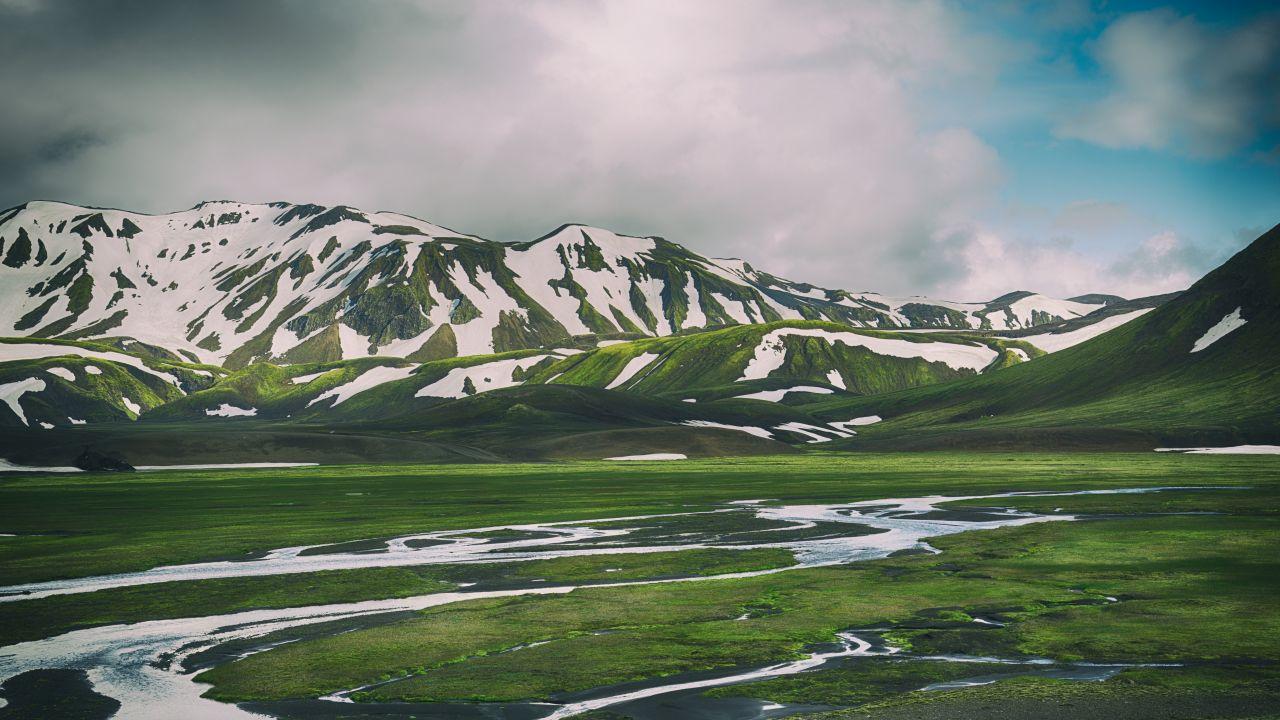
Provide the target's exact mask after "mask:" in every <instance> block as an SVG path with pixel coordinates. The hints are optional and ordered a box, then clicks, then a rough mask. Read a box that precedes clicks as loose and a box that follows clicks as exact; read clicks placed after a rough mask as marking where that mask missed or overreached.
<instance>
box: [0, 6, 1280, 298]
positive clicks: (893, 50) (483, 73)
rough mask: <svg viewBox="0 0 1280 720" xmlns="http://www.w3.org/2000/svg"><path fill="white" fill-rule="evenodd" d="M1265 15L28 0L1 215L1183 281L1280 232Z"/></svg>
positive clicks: (7, 25) (1106, 285)
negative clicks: (366, 231) (198, 206)
mask: <svg viewBox="0 0 1280 720" xmlns="http://www.w3.org/2000/svg"><path fill="white" fill-rule="evenodd" d="M1268 5H1269V3H1255V4H1250V3H1245V2H1231V3H1225V2H1216V3H1200V4H1197V3H1181V4H1174V5H1168V6H1166V5H1162V4H1152V3H1129V2H1106V3H1090V2H1087V1H1079V2H1072V1H1067V2H1032V3H1027V2H1008V3H1007V4H1001V3H1000V2H993V1H984V2H980V3H978V2H975V3H972V4H970V3H965V2H946V1H943V0H932V1H931V0H924V1H920V2H915V1H913V0H885V1H884V2H875V1H868V2H861V1H853V0H850V1H843V0H841V1H832V2H820V1H817V0H814V1H809V0H778V1H777V2H773V1H769V0H725V1H724V2H719V1H711V0H673V1H671V2H661V1H658V0H647V1H643V2H642V1H639V0H636V1H634V2H596V1H582V2H577V1H561V0H554V1H551V0H548V1H539V0H521V1H520V2H515V1H512V2H503V1H502V0H483V1H476V2H467V3H462V2H456V3H455V2H427V1H423V0H380V1H373V0H370V1H360V2H357V1H355V0H352V1H351V2H328V1H325V0H294V1H272V0H245V1H243V2H233V1H222V2H219V1H207V0H200V1H197V0H190V1H184V0H155V1H154V2H144V1H141V0H134V1H129V2H125V1H120V2H112V1H109V0H100V1H97V0H83V1H81V2H60V1H57V0H0V97H2V98H3V110H2V111H0V205H2V206H4V207H8V206H11V205H16V204H19V203H21V202H25V201H27V200H30V199H54V200H63V201H67V202H73V203H79V204H87V205H99V206H109V207H121V208H126V209H131V210H139V211H144V212H162V211H168V210H175V209H181V208H186V207H189V206H191V205H193V204H195V203H196V202H198V201H200V200H205V199H235V200H243V201H249V202H265V201H271V200H289V201H292V202H316V203H322V204H348V205H354V206H357V207H361V208H365V209H371V210H372V209H389V210H398V211H402V212H407V213H410V214H413V215H416V216H418V217H422V218H424V219H428V220H431V221H433V222H436V223H439V224H442V225H446V226H449V227H452V228H455V229H457V230H461V231H465V232H469V233H473V234H477V235H482V236H484V237H489V238H493V239H498V240H520V239H530V238H534V237H537V236H539V235H541V234H543V233H544V232H546V231H548V230H550V229H552V228H554V227H555V226H557V225H560V224H561V223H564V222H569V221H574V222H584V223H589V224H593V225H600V226H604V227H608V228H611V229H614V230H617V231H619V232H625V233H630V234H637V235H662V236H664V237H666V238H668V239H670V240H674V241H676V242H680V243H683V244H685V245H687V246H688V247H690V248H691V249H693V250H695V251H698V252H702V253H706V254H710V255H714V256H734V257H742V258H744V259H746V260H748V261H750V262H752V263H753V264H754V265H756V266H757V267H759V268H762V269H766V270H769V271H771V272H773V273H774V274H777V275H782V276H786V277H791V278H793V279H796V280H802V281H808V282H813V283H816V284H820V285H825V286H828V287H842V288H848V289H852V290H879V291H883V292H893V293H908V294H927V295H933V296H937V297H948V298H954V299H960V300H979V299H988V298H990V297H993V296H995V295H999V294H1001V293H1004V292H1007V291H1010V290H1015V289H1029V290H1037V291H1040V292H1045V293H1049V294H1054V295H1058V296H1069V295H1074V294H1079V293H1084V292H1114V293H1119V294H1123V295H1128V296H1137V295H1143V294H1151V293H1156V292H1164V291H1169V290H1174V289H1178V288H1181V287H1185V286H1186V285H1188V284H1190V282H1192V281H1193V280H1194V279H1195V278H1197V277H1198V276H1199V275H1201V274H1203V272H1205V271H1206V270H1207V269H1210V268H1211V267H1212V266H1214V265H1215V264H1217V263H1218V262H1220V261H1221V260H1222V259H1224V258H1225V257H1226V256H1228V255H1229V254H1230V253H1231V252H1233V251H1234V250H1235V249H1238V248H1239V247H1240V246H1241V245H1242V244H1243V243H1245V242H1248V241H1249V240H1252V239H1253V237H1255V236H1256V235H1258V234H1260V232H1261V231H1263V230H1265V229H1267V228H1269V227H1271V226H1272V225H1273V224H1275V223H1277V222H1280V14H1277V13H1276V12H1274V11H1270V12H1269V11H1268V9H1267V6H1268Z"/></svg>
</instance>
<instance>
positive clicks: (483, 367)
mask: <svg viewBox="0 0 1280 720" xmlns="http://www.w3.org/2000/svg"><path fill="white" fill-rule="evenodd" d="M549 357H552V356H551V355H530V356H529V357H522V358H512V359H509V360H495V361H493V362H487V363H480V364H479V365H471V366H470V367H459V368H454V369H452V370H450V371H449V372H448V374H446V375H445V376H444V377H443V378H440V379H439V380H437V381H435V382H433V383H431V384H430V385H427V386H425V387H423V388H421V389H420V390H418V392H416V393H414V397H438V398H455V399H457V398H461V397H465V396H466V395H467V394H468V393H467V392H466V386H467V380H470V381H471V385H472V387H473V388H474V390H475V392H476V393H482V392H488V391H489V390H499V389H501V388H508V387H514V386H516V385H519V384H520V381H519V380H516V379H515V378H514V377H512V376H513V375H514V374H515V371H516V370H517V369H520V370H528V369H529V368H531V367H533V366H534V365H537V364H538V363H539V362H541V361H543V360H545V359H546V358H549Z"/></svg>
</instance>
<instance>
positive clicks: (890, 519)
mask: <svg viewBox="0 0 1280 720" xmlns="http://www.w3.org/2000/svg"><path fill="white" fill-rule="evenodd" d="M1171 489H1180V488H1140V489H1118V490H1087V491H1075V492H1056V493H1055V492H1044V493H1040V492H1030V493H1003V494H997V495H971V496H940V495H933V496H927V497H919V498H891V499H883V500H868V501H863V502H855V503H845V504H830V505H783V506H776V507H770V506H766V505H764V504H763V501H744V502H742V503H731V504H729V505H728V506H727V507H725V508H724V509H721V510H716V511H711V512H701V513H671V514H666V515H646V516H634V517H626V518H604V519H599V520H579V521H572V522H555V523H538V524H526V525H505V526H499V527H487V528H476V529H471V530H449V531H442V532H432V533H423V534H418V535H410V536H405V537H400V538H395V539H392V540H387V541H378V542H375V543H365V544H361V546H360V549H359V550H354V551H353V550H351V549H350V547H351V544H350V543H347V544H343V545H336V546H314V547H291V548H282V549H278V550H275V551H272V552H270V553H268V554H266V555H265V556H263V557H262V558H260V559H256V560H247V561H242V562H211V563H196V564H190V565H177V566H168V567H160V568H154V569H152V570H147V571H143V572H136V573H122V574H117V575H106V576H99V577H88V578H78V579H73V580H61V581H53V582H46V583H32V584H27V585H19V586H10V587H3V588H0V602H12V601H16V600H28V599H34V598H42V597H48V596H51V595H63V594H74V593H83V592H92V591H95V590H101V589H106V588H114V587H128V586H135V585H144V584H150V583H159V582H172V581H184V580H197V579H205V578H219V577H247V576H261V575H278V574H286V573H302V572H314V571H317V570H331V569H349V568H366V567H387V566H404V565H426V564H466V563H480V562H490V563H491V562H511V561H527V560H537V559H545V558H554V557H567V556H579V555H601V554H618V553H651V552H659V551H673V550H688V549H697V548H711V547H723V548H734V549H751V548H764V547H774V548H785V549H788V550H790V551H792V552H793V553H794V555H795V558H796V564H795V565H792V566H790V567H786V568H778V569H771V570H761V571H755V572H746V573H732V574H723V575H714V576H701V577H682V578H672V579H660V580H639V581H628V582H615V583H589V584H581V585H556V586H541V585H538V586H533V587H523V588H516V589H504V590H490V591H471V592H466V591H463V592H447V593H434V594H430V595H422V596H418V597H411V598H400V599H391V600H369V601H364V602H355V603H339V604H332V605H316V606H310V607H297V608H283V609H273V610H252V611H244V612H237V613H230V614H226V615H216V616H209V617H199V618H181V619H172V620H153V621H147V622H140V623H134V624H128V625H110V626H104V627H96V628H90V629H86V630H77V631H73V632H69V633H65V634H63V635H59V636H56V637H52V638H48V639H44V640H38V641H32V642H25V643H20V644H17V645H11V646H8V647H4V648H0V683H4V682H7V681H8V680H10V679H11V678H13V677H15V676H17V675H20V674H22V673H25V672H29V671H33V670H41V669H64V670H66V669H69V670H83V671H86V672H87V673H88V677H89V680H90V681H91V682H92V684H93V689H94V691H95V692H97V693H98V694H100V695H104V696H107V697H110V698H113V699H115V700H116V701H118V702H119V703H120V704H121V707H120V710H119V712H118V713H117V715H116V717H119V718H129V719H138V720H151V719H155V720H169V719H171V718H173V717H177V716H179V715H180V716H181V717H183V718H184V720H205V719H209V720H223V719H228V718H254V717H264V716H263V715H261V714H257V713H254V712H251V711H249V710H246V709H244V708H241V707H238V706H235V705H230V704H225V703H220V702H216V701H213V700H208V699H205V698H202V697H200V694H201V693H202V692H204V690H205V689H206V687H205V686H203V685H200V684H198V683H196V682H194V680H193V679H192V677H193V675H194V671H193V670H190V669H188V668H187V667H186V666H185V664H184V661H185V660H187V659H189V658H191V657H192V656H193V655H195V654H196V653H199V652H201V651H205V650H209V649H210V648H214V647H217V646H220V645H224V644H226V643H228V642H231V641H243V640H245V639H249V638H256V637H260V636H263V635H266V634H268V633H272V632H275V631H279V630H285V629H290V628H299V627H303V626H307V625H315V624H318V623H324V622H329V621H334V620H349V619H351V618H362V617H368V616H376V615H381V614H386V613H402V612H410V611H415V610H421V609H424V608H429V607H435V606H440V605H446V604H449V603H455V602H461V601H466V600H476V599H482V598H494V597H511V596H517V595H555V594H564V593H569V592H572V591H573V590H576V589H578V588H580V587H587V586H590V587H623V586H630V585H650V584H656V583H671V582H703V581H708V580H717V579H726V578H740V577H751V576H758V575H765V574H769V573H775V572H786V571H788V570H792V569H795V568H801V567H817V566H823V565H836V564H844V563H851V562H858V561H864V560H872V559H878V558H883V557H887V556H888V555H890V554H891V553H893V552H896V551H900V550H909V549H922V550H927V551H930V552H936V551H935V550H933V549H932V548H930V547H929V546H928V545H927V544H926V543H925V539H926V538H930V537H937V536H941V535H950V534H954V533H958V532H965V531H969V530H983V529H993V528H1000V527H1009V526H1014V525H1024V524H1028V523H1036V522H1044V521H1052V520H1058V521H1065V520H1072V519H1074V516H1071V515H1062V514H1056V515H1038V514H1033V513H1027V512H1018V511H1009V510H990V511H950V510H946V509H943V508H939V507H937V506H938V505H939V504H941V503H944V502H953V501H958V500H979V499H993V500H994V499H999V498H1009V497H1017V496H1039V497H1045V496H1066V495H1080V494H1116V493H1142V492H1154V491H1158V490H1171ZM699 528H701V529H699ZM344 547H346V548H347V549H346V550H344V549H343V548H344ZM839 642H840V646H839V649H837V650H834V651H830V652H827V653H825V654H824V653H816V654H814V655H812V656H811V657H810V658H808V659H805V660H800V661H795V662H788V663H781V664H779V665H775V666H771V667H769V668H761V669H757V670H749V671H744V672H742V673H740V674H738V675H727V676H721V677H719V678H717V679H715V680H708V681H695V683H694V684H692V685H691V684H690V683H688V682H685V683H678V682H677V683H673V684H671V685H662V686H656V687H648V688H645V689H643V690H638V691H632V692H624V693H620V694H618V695H613V696H606V697H598V698H594V699H592V700H588V701H582V702H578V703H566V704H563V705H555V704H548V705H547V706H546V708H545V711H540V712H539V713H538V715H540V716H541V717H543V718H562V717H568V716H570V715H573V714H576V713H581V712H585V711H587V710H592V709H596V708H600V707H607V706H612V705H617V704H619V703H624V702H629V701H632V700H635V699H637V698H644V697H652V696H655V695H660V694H663V693H671V692H678V691H682V690H689V689H692V688H694V687H709V686H712V685H725V684H732V683H736V682H744V681H748V680H757V679H762V678H766V677H775V676H778V675H784V674H790V673H794V672H800V671H803V670H806V669H809V668H811V667H816V666H818V665H821V664H823V663H824V662H826V660H827V659H829V657H834V656H846V655H847V656H854V655H859V654H871V653H872V652H873V651H871V650H870V646H869V645H868V644H867V643H866V641H865V640H863V639H860V638H857V637H854V636H852V635H842V636H841V637H840V640H839ZM874 652H880V651H874ZM832 653H835V655H832ZM330 697H331V698H332V699H334V700H342V699H344V693H336V694H335V695H333V696H330Z"/></svg>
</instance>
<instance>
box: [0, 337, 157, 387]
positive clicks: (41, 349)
mask: <svg viewBox="0 0 1280 720" xmlns="http://www.w3.org/2000/svg"><path fill="white" fill-rule="evenodd" d="M68 355H70V356H74V357H82V358H91V359H94V360H109V361H111V362H114V363H119V364H121V365H128V366H129V367H132V368H136V369H138V370H141V371H142V372H145V373H147V374H148V375H153V376H155V377H157V378H160V379H161V380H163V381H165V382H167V383H169V384H171V385H173V386H174V387H178V386H179V383H178V378H176V377H174V376H173V375H172V374H171V373H166V372H160V371H159V370H152V369H151V368H150V367H149V366H148V365H147V364H146V363H144V362H143V361H142V360H141V359H139V358H136V357H134V356H133V355H125V354H124V353H118V352H99V351H97V350H86V349H84V348H79V347H75V346H73V345H53V344H46V343H0V362H10V361H12V360H38V359H40V358H48V357H64V356H68ZM90 368H92V369H90ZM95 371H96V372H95ZM85 372H87V373H89V374H90V375H98V374H100V373H101V370H99V369H98V368H97V367H94V366H88V367H86V368H85Z"/></svg>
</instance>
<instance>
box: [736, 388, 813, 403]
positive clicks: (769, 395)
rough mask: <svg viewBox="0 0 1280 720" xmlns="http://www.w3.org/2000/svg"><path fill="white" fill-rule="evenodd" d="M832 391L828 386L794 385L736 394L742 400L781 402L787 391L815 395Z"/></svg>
mask: <svg viewBox="0 0 1280 720" xmlns="http://www.w3.org/2000/svg"><path fill="white" fill-rule="evenodd" d="M832 392H833V391H832V390H831V389H830V388H824V387H818V386H816V385H796V386H795V387H789V388H783V389H781V390H761V391H760V392H753V393H747V394H746V395H738V396H737V397H738V398H739V399H742V400H765V401H767V402H782V399H783V398H785V397H786V396H787V394H788V393H814V394H816V395H830V394H831V393H832Z"/></svg>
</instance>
